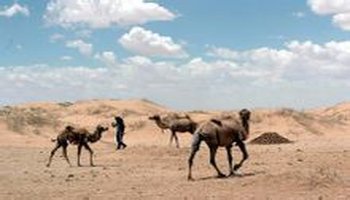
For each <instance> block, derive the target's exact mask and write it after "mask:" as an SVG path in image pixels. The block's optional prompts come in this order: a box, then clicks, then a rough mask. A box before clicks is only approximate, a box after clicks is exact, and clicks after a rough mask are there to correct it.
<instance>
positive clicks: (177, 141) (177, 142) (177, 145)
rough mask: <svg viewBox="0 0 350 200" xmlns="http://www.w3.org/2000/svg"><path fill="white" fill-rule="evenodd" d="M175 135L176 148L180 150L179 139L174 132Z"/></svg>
mask: <svg viewBox="0 0 350 200" xmlns="http://www.w3.org/2000/svg"><path fill="white" fill-rule="evenodd" d="M173 134H174V138H175V142H176V148H180V144H179V139H178V138H177V135H176V132H175V131H174V132H173Z"/></svg>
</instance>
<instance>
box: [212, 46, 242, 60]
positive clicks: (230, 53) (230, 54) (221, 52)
mask: <svg viewBox="0 0 350 200" xmlns="http://www.w3.org/2000/svg"><path fill="white" fill-rule="evenodd" d="M207 55H209V56H214V57H219V58H223V59H229V60H235V59H237V58H238V52H237V51H234V50H231V49H228V48H223V47H209V51H208V53H207Z"/></svg>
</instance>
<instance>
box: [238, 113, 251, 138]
mask: <svg viewBox="0 0 350 200" xmlns="http://www.w3.org/2000/svg"><path fill="white" fill-rule="evenodd" d="M239 117H240V118H241V121H242V126H243V127H244V130H245V131H244V134H243V140H246V139H248V137H249V120H250V111H249V110H248V109H242V110H241V111H239Z"/></svg>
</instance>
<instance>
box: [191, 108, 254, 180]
mask: <svg viewBox="0 0 350 200" xmlns="http://www.w3.org/2000/svg"><path fill="white" fill-rule="evenodd" d="M239 116H240V121H237V120H235V119H234V118H231V119H230V118H228V119H224V120H218V119H212V120H209V121H206V122H204V123H202V124H201V125H200V126H199V127H198V129H197V130H196V132H195V133H194V134H193V140H192V146H191V147H192V149H191V154H190V157H189V160H188V165H189V171H188V177H187V178H188V180H193V179H192V165H193V159H194V157H195V154H196V152H197V151H198V150H199V147H200V144H201V142H202V141H204V142H205V143H206V144H207V145H208V147H209V150H210V164H211V165H212V166H213V167H214V168H215V170H216V172H217V173H218V177H225V175H224V174H223V173H222V172H221V171H220V170H219V168H218V167H217V165H216V162H215V155H216V151H217V149H218V147H225V148H226V151H227V158H228V163H229V172H230V173H229V176H232V175H234V174H235V171H236V170H238V169H239V168H240V167H241V166H242V164H243V162H244V161H245V160H246V159H248V152H247V150H246V146H245V143H244V141H245V140H246V139H247V138H248V136H249V119H250V111H249V110H247V109H243V110H241V111H240V112H239ZM233 143H235V144H236V145H237V146H238V147H239V148H240V150H241V152H242V154H243V158H242V160H241V161H240V162H239V163H238V164H235V165H234V167H233V168H232V161H233V157H232V152H231V148H232V146H233Z"/></svg>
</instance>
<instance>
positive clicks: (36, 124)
mask: <svg viewBox="0 0 350 200" xmlns="http://www.w3.org/2000/svg"><path fill="white" fill-rule="evenodd" d="M0 116H1V117H2V118H3V120H4V121H5V122H6V124H7V127H8V129H9V130H12V131H14V132H18V133H24V131H28V130H29V129H30V132H32V133H34V134H40V128H42V127H44V126H50V127H53V128H56V127H58V126H59V124H60V122H59V121H58V120H57V116H54V115H53V114H50V113H48V112H47V111H46V110H44V109H42V108H36V107H31V108H16V107H4V108H3V109H1V111H0Z"/></svg>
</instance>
